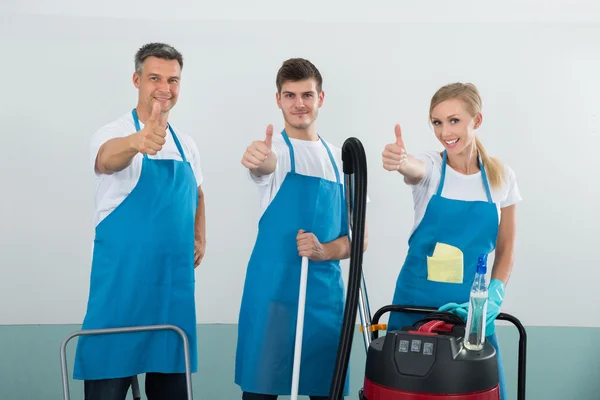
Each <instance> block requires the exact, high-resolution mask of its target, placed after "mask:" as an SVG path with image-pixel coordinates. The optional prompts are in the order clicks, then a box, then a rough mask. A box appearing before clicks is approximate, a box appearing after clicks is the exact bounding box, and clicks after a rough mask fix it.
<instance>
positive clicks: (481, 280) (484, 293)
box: [463, 254, 488, 351]
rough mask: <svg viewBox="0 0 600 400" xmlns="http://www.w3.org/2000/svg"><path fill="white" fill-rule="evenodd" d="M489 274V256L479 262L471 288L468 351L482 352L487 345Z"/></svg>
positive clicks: (467, 337)
mask: <svg viewBox="0 0 600 400" xmlns="http://www.w3.org/2000/svg"><path fill="white" fill-rule="evenodd" d="M486 273H487V254H482V255H480V256H479V258H478V260H477V271H476V273H475V280H474V281H473V285H472V286H471V298H470V301H469V314H468V317H467V326H466V330H465V339H464V342H463V343H464V346H465V348H466V349H467V350H475V351H477V350H481V349H483V344H484V343H485V325H486V317H487V303H488V290H487V285H486V282H485V275H486Z"/></svg>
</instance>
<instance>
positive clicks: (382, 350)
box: [329, 138, 527, 400]
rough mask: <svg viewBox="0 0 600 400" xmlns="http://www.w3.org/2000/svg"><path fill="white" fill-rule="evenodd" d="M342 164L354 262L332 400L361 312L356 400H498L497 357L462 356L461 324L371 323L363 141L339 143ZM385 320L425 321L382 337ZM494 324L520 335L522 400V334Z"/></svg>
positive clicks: (438, 316) (433, 313)
mask: <svg viewBox="0 0 600 400" xmlns="http://www.w3.org/2000/svg"><path fill="white" fill-rule="evenodd" d="M342 162H343V170H344V174H345V183H346V185H345V187H346V199H347V203H348V224H349V232H350V233H349V235H350V241H351V254H350V271H349V276H348V290H347V298H346V305H345V310H344V319H343V325H342V332H341V336H340V342H339V346H338V352H337V360H336V365H335V370H334V375H333V378H332V383H331V389H330V393H329V399H330V400H342V399H343V389H344V381H345V379H346V373H347V368H348V363H349V359H350V352H351V347H352V340H353V334H354V328H355V320H356V313H357V311H358V312H359V314H360V320H361V326H360V331H361V332H362V335H363V339H364V344H365V350H366V352H367V360H366V366H365V378H364V386H363V388H362V389H360V391H359V398H360V399H361V400H458V399H462V400H499V399H500V391H499V375H498V364H497V359H496V351H495V349H494V347H493V346H492V345H491V344H490V343H487V342H486V343H485V345H484V347H483V349H481V350H479V351H471V350H466V349H465V348H464V346H463V345H462V341H463V338H464V335H465V322H464V321H462V319H460V318H459V317H457V316H455V315H453V314H451V313H447V312H438V311H437V309H432V308H426V307H414V306H406V305H388V306H384V307H382V308H381V309H380V310H378V311H377V312H376V313H375V314H374V315H373V317H372V318H371V312H370V308H369V302H368V296H367V290H366V283H365V279H364V275H363V272H362V260H363V251H362V250H363V247H364V230H365V213H366V203H367V201H366V200H367V161H366V155H365V151H364V148H363V146H362V143H361V142H360V140H358V139H357V138H349V139H347V140H346V141H345V142H344V145H343V147H342ZM387 312H407V313H419V314H422V315H425V317H423V318H421V319H420V320H418V321H417V322H415V323H414V324H413V325H412V326H407V327H403V329H401V330H398V331H391V332H386V335H385V336H382V337H379V334H378V332H379V331H380V330H385V329H386V326H385V325H382V324H379V320H380V318H381V317H382V315H384V314H385V313H387ZM417 318H418V317H417ZM497 319H498V320H505V321H509V322H511V323H512V324H514V325H515V326H516V327H517V329H518V331H519V356H518V363H519V365H518V367H519V370H518V396H517V399H518V400H524V399H525V375H526V370H525V362H526V359H525V357H526V346H527V335H526V332H525V328H524V327H523V325H522V324H521V323H520V322H519V320H518V319H517V318H515V317H513V316H511V315H509V314H505V313H500V315H498V317H497ZM503 400H508V399H503Z"/></svg>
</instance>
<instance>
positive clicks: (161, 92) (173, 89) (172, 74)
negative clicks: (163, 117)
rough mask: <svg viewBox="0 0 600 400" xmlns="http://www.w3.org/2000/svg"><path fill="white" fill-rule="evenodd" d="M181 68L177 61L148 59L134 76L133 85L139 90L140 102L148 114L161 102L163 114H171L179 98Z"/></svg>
mask: <svg viewBox="0 0 600 400" xmlns="http://www.w3.org/2000/svg"><path fill="white" fill-rule="evenodd" d="M180 80H181V67H180V65H179V62H178V61H177V60H164V59H161V58H157V57H148V58H147V59H146V60H145V61H144V65H143V67H142V69H141V73H140V72H135V73H134V75H133V83H134V85H135V87H136V88H138V89H139V94H138V101H139V104H140V105H141V106H143V107H144V108H145V109H146V110H147V111H148V113H150V112H151V111H152V105H153V104H154V103H155V102H159V103H160V105H161V107H160V109H161V112H163V113H167V112H169V111H170V110H171V109H172V108H173V107H174V106H175V104H177V99H178V98H179V81H180Z"/></svg>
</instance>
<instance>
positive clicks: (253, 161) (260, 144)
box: [242, 125, 277, 176]
mask: <svg viewBox="0 0 600 400" xmlns="http://www.w3.org/2000/svg"><path fill="white" fill-rule="evenodd" d="M272 140H273V125H269V126H267V133H266V135H265V140H255V141H254V142H252V144H250V146H248V148H247V149H246V152H245V153H244V155H243V156H242V165H243V166H244V167H246V168H248V169H249V170H250V171H252V173H253V174H254V175H256V176H261V175H268V174H270V173H272V172H273V171H274V170H275V166H276V165H277V158H276V157H275V155H274V153H273V152H272V151H271V146H272Z"/></svg>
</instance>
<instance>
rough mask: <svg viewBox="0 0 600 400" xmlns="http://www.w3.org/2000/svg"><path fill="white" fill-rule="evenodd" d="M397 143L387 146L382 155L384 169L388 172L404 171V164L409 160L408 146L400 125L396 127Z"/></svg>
mask: <svg viewBox="0 0 600 400" xmlns="http://www.w3.org/2000/svg"><path fill="white" fill-rule="evenodd" d="M394 130H395V134H396V141H395V142H394V143H390V144H388V145H386V146H385V149H384V150H383V153H382V160H383V168H385V169H386V170H388V171H400V173H402V171H403V168H402V166H403V164H404V162H405V161H406V159H407V157H408V156H407V155H406V146H405V145H404V140H403V139H402V130H401V129H400V125H396V126H395V128H394Z"/></svg>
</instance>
